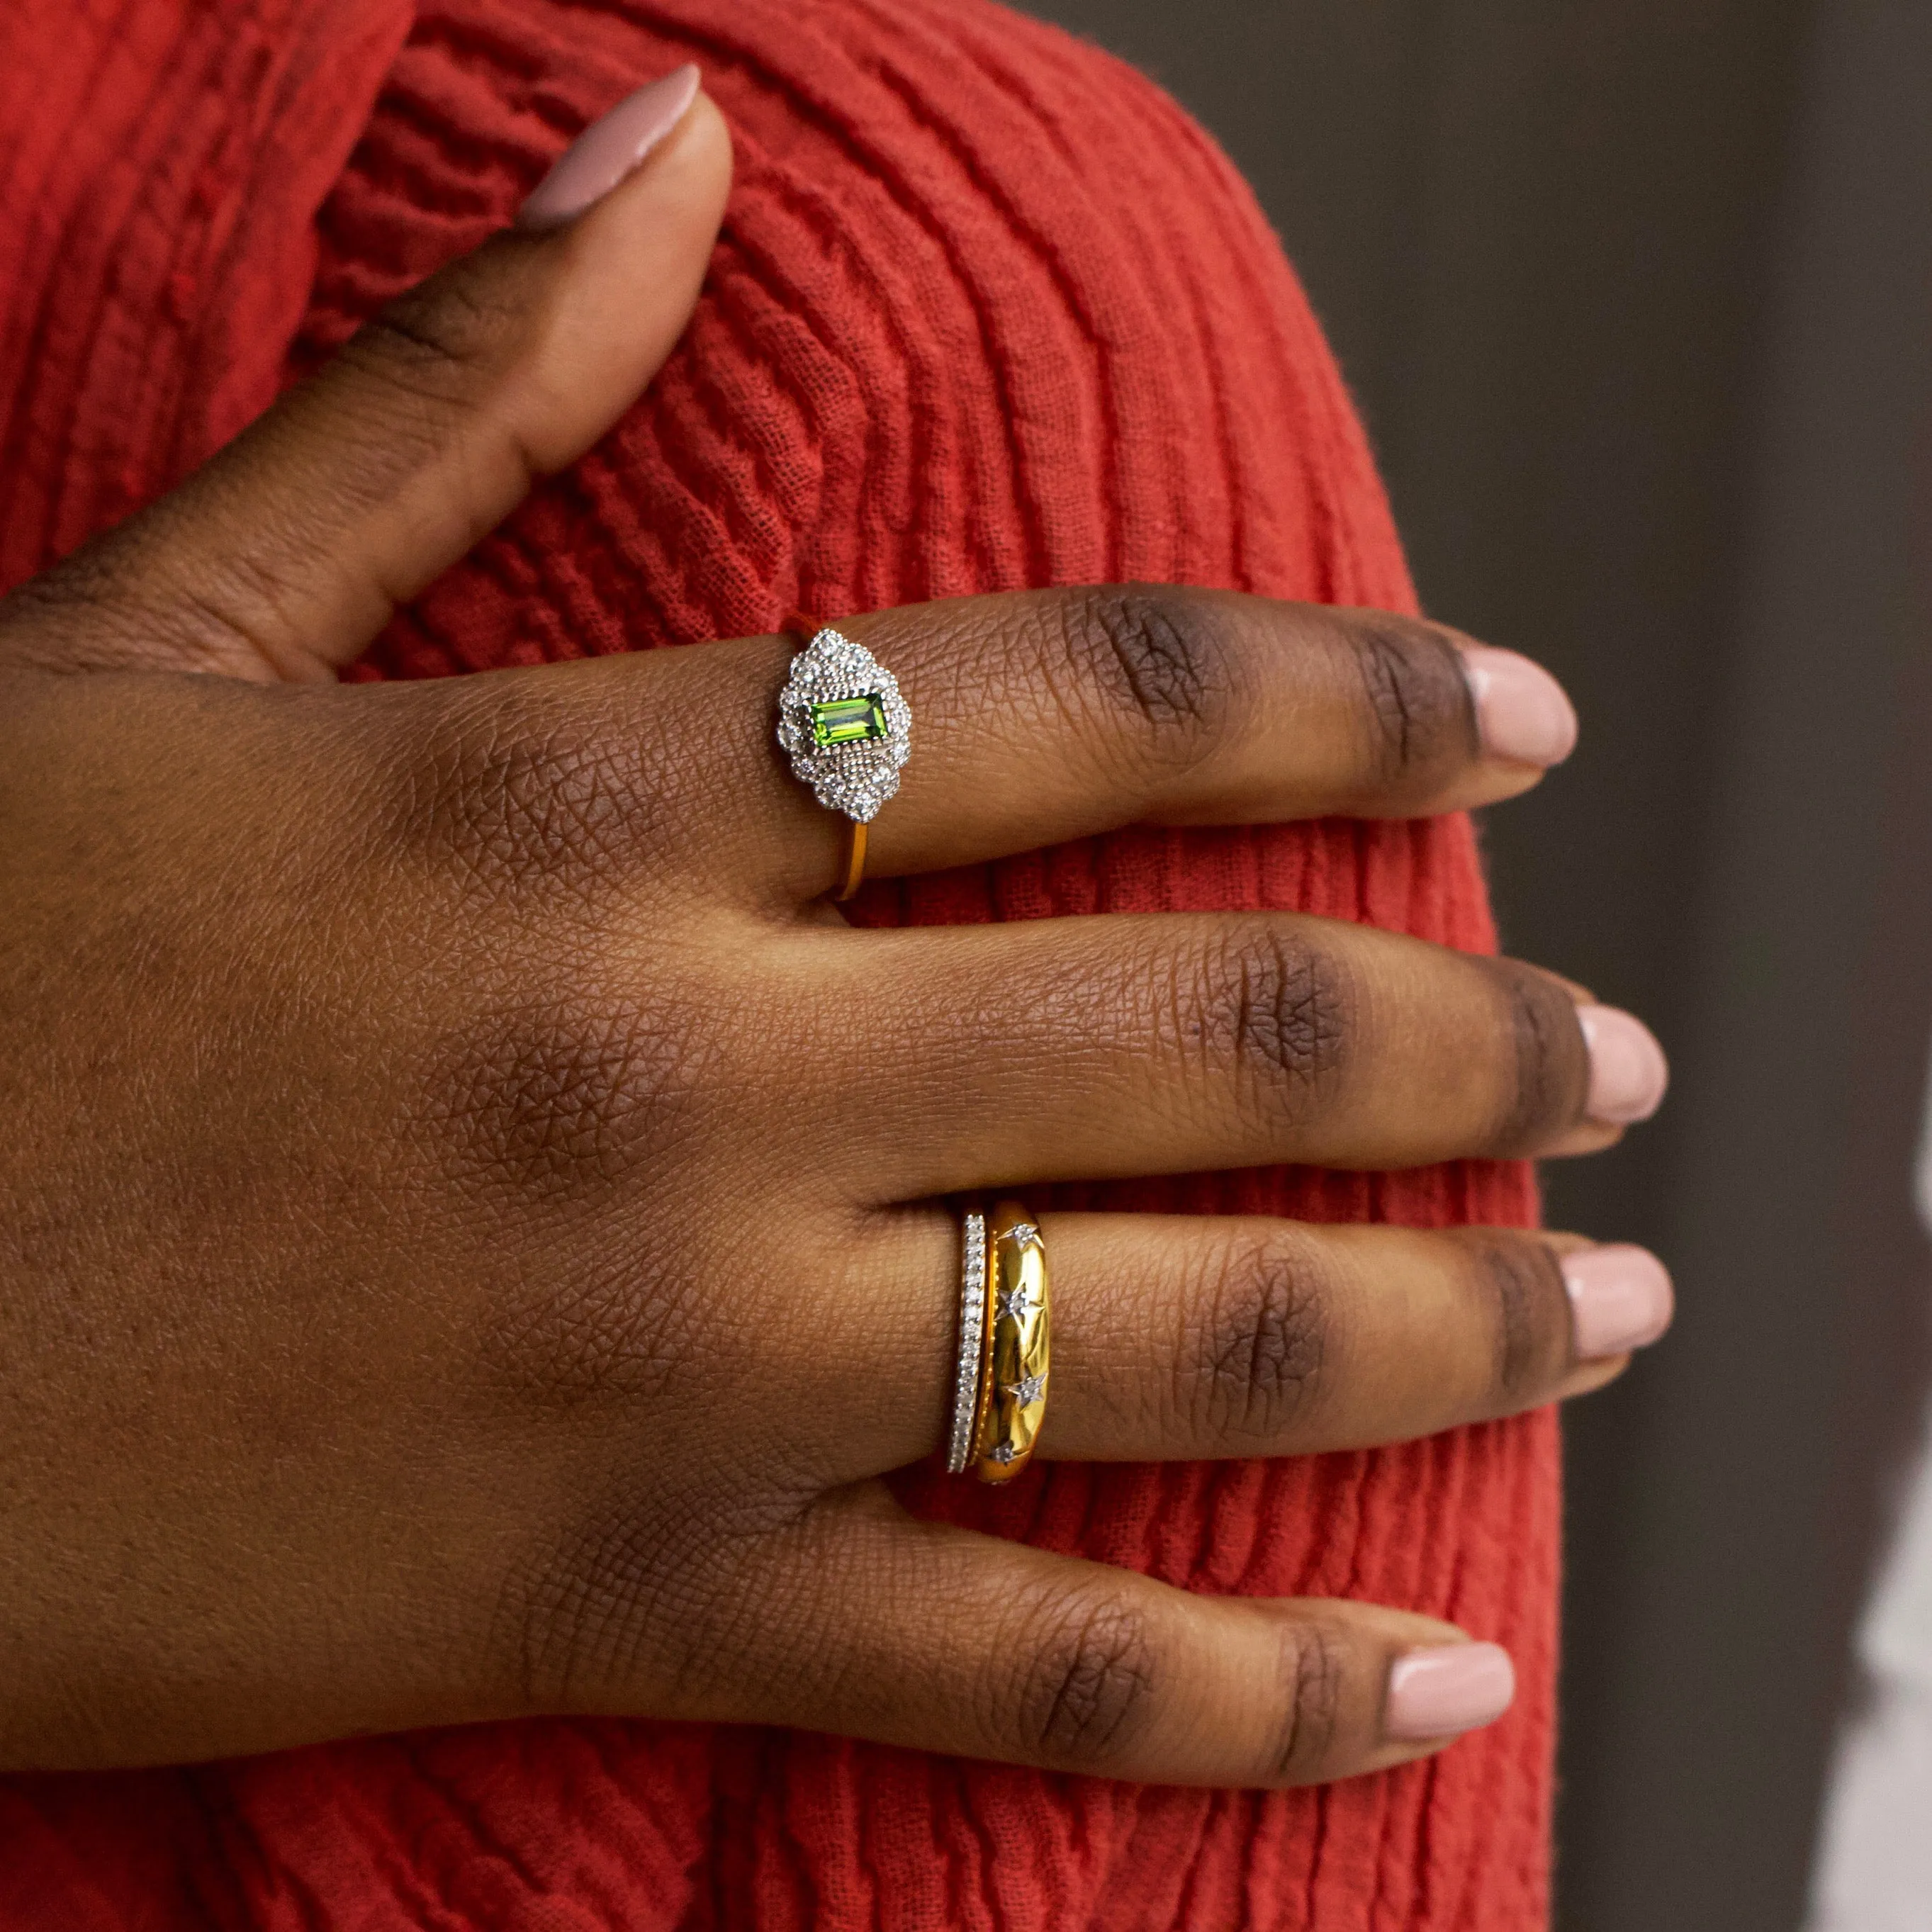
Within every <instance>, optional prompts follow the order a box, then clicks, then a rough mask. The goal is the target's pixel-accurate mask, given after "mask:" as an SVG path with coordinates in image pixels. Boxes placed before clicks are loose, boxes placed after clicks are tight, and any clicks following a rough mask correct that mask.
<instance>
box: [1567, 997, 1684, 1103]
mask: <svg viewBox="0 0 1932 1932" xmlns="http://www.w3.org/2000/svg"><path fill="white" fill-rule="evenodd" d="M1577 1025H1579V1026H1580V1027H1581V1028H1583V1042H1584V1044H1585V1045H1586V1046H1588V1047H1589V1049H1590V1098H1589V1103H1588V1104H1587V1106H1586V1112H1588V1114H1589V1117H1590V1118H1591V1119H1592V1120H1593V1121H1601V1122H1602V1123H1603V1124H1604V1125H1605V1126H1607V1127H1627V1126H1628V1125H1629V1124H1630V1123H1631V1121H1647V1120H1649V1118H1650V1117H1651V1115H1653V1114H1654V1113H1655V1112H1657V1110H1658V1108H1659V1107H1661V1106H1663V1104H1664V1089H1665V1088H1667V1087H1668V1086H1669V1085H1670V1062H1669V1061H1667V1060H1666V1059H1665V1058H1664V1049H1663V1048H1662V1047H1661V1046H1658V1043H1657V1036H1656V1035H1655V1034H1654V1033H1652V1031H1651V1030H1650V1029H1649V1028H1648V1027H1647V1026H1646V1025H1644V1023H1643V1021H1641V1020H1640V1019H1637V1017H1636V1016H1634V1014H1631V1013H1622V1012H1620V1011H1619V1010H1618V1009H1617V1008H1616V1007H1578V1008H1577Z"/></svg>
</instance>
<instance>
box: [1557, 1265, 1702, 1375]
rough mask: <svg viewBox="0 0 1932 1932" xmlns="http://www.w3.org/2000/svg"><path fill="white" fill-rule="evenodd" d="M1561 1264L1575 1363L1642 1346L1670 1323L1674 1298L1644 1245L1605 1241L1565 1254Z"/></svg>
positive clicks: (1667, 1278) (1665, 1274)
mask: <svg viewBox="0 0 1932 1932" xmlns="http://www.w3.org/2000/svg"><path fill="white" fill-rule="evenodd" d="M1562 1268H1563V1286H1564V1287H1565V1289H1566V1290H1567V1291H1568V1293H1569V1296H1570V1329H1571V1335H1572V1337H1574V1340H1575V1343H1576V1349H1577V1360H1578V1361H1584V1362H1594V1361H1601V1359H1602V1358H1604V1356H1606V1355H1625V1354H1627V1353H1628V1352H1629V1351H1630V1350H1631V1349H1643V1348H1647V1347H1648V1346H1649V1345H1650V1344H1651V1343H1652V1342H1655V1340H1657V1338H1658V1337H1659V1336H1660V1335H1661V1334H1663V1333H1664V1331H1665V1329H1667V1328H1669V1327H1670V1317H1671V1316H1672V1314H1673V1312H1674V1311H1675V1310H1676V1306H1677V1298H1676V1295H1675V1294H1674V1293H1673V1291H1672V1289H1671V1286H1670V1274H1669V1273H1668V1272H1667V1271H1666V1269H1665V1268H1664V1264H1663V1263H1662V1262H1661V1261H1659V1260H1658V1259H1657V1257H1656V1256H1655V1255H1654V1254H1652V1253H1651V1252H1650V1251H1649V1249H1647V1248H1638V1247H1631V1245H1630V1244H1629V1243H1628V1242H1625V1241H1616V1242H1608V1243H1606V1244H1604V1246H1603V1247H1601V1248H1584V1249H1582V1250H1580V1251H1579V1252H1578V1253H1575V1254H1574V1255H1565V1256H1564V1257H1563V1262H1562Z"/></svg>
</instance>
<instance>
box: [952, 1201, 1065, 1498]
mask: <svg viewBox="0 0 1932 1932" xmlns="http://www.w3.org/2000/svg"><path fill="white" fill-rule="evenodd" d="M986 1290H987V1298H986V1317H985V1326H986V1340H985V1343H984V1344H983V1347H982V1349H981V1361H982V1366H981V1369H980V1389H979V1402H978V1418H977V1426H976V1427H975V1428H974V1439H973V1449H972V1460H973V1472H974V1475H977V1477H978V1478H980V1481H982V1482H983V1483H1010V1482H1011V1481H1013V1478H1015V1477H1016V1476H1017V1475H1019V1473H1020V1472H1021V1471H1022V1469H1025V1467H1026V1466H1027V1464H1028V1462H1029V1461H1030V1460H1031V1459H1032V1456H1033V1452H1034V1448H1035V1446H1036V1445H1037V1444H1038V1442H1039V1441H1040V1425H1041V1424H1043V1422H1044V1421H1046V1383H1047V1373H1048V1370H1049V1367H1050V1358H1051V1355H1052V1308H1051V1307H1050V1305H1049V1289H1048V1280H1047V1266H1046V1243H1045V1242H1044V1241H1043V1240H1042V1239H1041V1238H1040V1229H1038V1228H1037V1226H1035V1225H1034V1223H1033V1222H1032V1220H1030V1219H1029V1218H1028V1214H1027V1211H1026V1210H1025V1208H1022V1207H1021V1206H1020V1205H1019V1203H1018V1202H1013V1201H1007V1202H1001V1205H999V1206H998V1208H995V1210H994V1212H993V1218H992V1223H991V1225H990V1226H989V1228H988V1229H987V1230H986Z"/></svg>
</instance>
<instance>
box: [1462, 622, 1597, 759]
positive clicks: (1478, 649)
mask: <svg viewBox="0 0 1932 1932" xmlns="http://www.w3.org/2000/svg"><path fill="white" fill-rule="evenodd" d="M1461 649H1462V652H1463V675H1464V676H1466V678H1467V679H1469V689H1470V691H1471V692H1472V694H1474V696H1475V700H1476V728H1477V730H1478V731H1479V732H1480V733H1481V736H1482V740H1483V749H1484V751H1486V752H1487V753H1488V754H1489V755H1490V757H1493V758H1508V759H1510V760H1513V761H1514V763H1517V764H1523V765H1542V766H1550V765H1560V764H1561V763H1562V762H1563V760H1565V758H1567V757H1568V756H1569V755H1570V754H1571V752H1572V751H1574V750H1575V749H1576V748H1577V712H1576V710H1575V708H1574V706H1572V705H1571V702H1570V699H1569V696H1568V694H1567V693H1566V692H1565V690H1564V688H1563V687H1562V685H1560V684H1559V683H1558V682H1556V679H1554V678H1553V677H1552V676H1550V673H1549V672H1547V670H1544V668H1543V667H1542V665H1541V664H1535V663H1532V661H1531V660H1530V659H1529V658H1526V657H1520V656H1519V655H1517V653H1516V652H1514V651H1499V650H1498V649H1496V647H1495V646H1493V645H1492V644H1464V645H1463V646H1461Z"/></svg>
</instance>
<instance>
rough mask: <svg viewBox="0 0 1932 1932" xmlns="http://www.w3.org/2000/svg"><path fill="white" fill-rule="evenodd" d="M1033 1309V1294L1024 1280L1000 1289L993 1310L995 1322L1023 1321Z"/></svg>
mask: <svg viewBox="0 0 1932 1932" xmlns="http://www.w3.org/2000/svg"><path fill="white" fill-rule="evenodd" d="M1032 1310H1033V1295H1032V1292H1031V1289H1029V1288H1028V1286H1027V1284H1026V1283H1025V1282H1021V1283H1019V1284H1018V1285H1017V1286H1014V1287H1012V1288H1003V1289H1001V1290H1000V1294H999V1304H998V1307H995V1309H994V1310H993V1319H994V1320H995V1322H1024V1321H1025V1319H1027V1317H1028V1315H1029V1314H1031V1313H1032Z"/></svg>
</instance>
